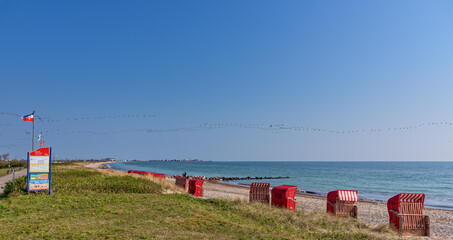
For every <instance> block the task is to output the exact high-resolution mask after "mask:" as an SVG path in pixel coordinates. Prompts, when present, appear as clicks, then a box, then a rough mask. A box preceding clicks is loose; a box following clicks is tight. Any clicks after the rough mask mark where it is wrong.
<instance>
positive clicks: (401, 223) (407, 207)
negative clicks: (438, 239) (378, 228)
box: [387, 193, 430, 237]
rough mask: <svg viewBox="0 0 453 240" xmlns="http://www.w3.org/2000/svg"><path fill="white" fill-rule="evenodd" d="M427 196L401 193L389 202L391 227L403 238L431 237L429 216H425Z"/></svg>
mask: <svg viewBox="0 0 453 240" xmlns="http://www.w3.org/2000/svg"><path fill="white" fill-rule="evenodd" d="M424 203H425V194H423V193H400V194H398V195H396V196H394V197H391V198H390V199H389V200H388V201H387V209H388V213H389V223H390V227H391V228H393V229H395V230H396V231H398V232H399V233H400V234H402V235H403V236H406V235H419V236H428V237H429V235H430V230H429V225H430V224H429V216H426V215H423V208H424Z"/></svg>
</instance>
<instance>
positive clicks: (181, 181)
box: [175, 176, 189, 192]
mask: <svg viewBox="0 0 453 240" xmlns="http://www.w3.org/2000/svg"><path fill="white" fill-rule="evenodd" d="M175 185H176V186H178V187H182V188H184V191H185V192H187V188H188V185H189V184H187V178H186V177H182V176H176V181H175Z"/></svg>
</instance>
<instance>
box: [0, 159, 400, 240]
mask: <svg viewBox="0 0 453 240" xmlns="http://www.w3.org/2000/svg"><path fill="white" fill-rule="evenodd" d="M53 169H54V170H55V171H54V173H53V185H54V188H53V194H52V195H51V196H49V195H45V194H31V195H29V196H26V195H21V192H18V193H17V192H16V193H10V196H8V197H7V198H4V199H3V200H1V201H0V230H1V231H0V239H6V238H10V237H11V236H14V238H18V239H31V238H42V239H62V238H70V239H72V238H75V239H84V238H89V239H93V238H94V239H106V238H109V239H195V238H205V239H392V238H395V237H396V235H394V234H393V233H392V232H390V231H389V230H388V229H387V228H386V227H378V228H370V227H368V226H367V225H365V224H363V223H360V222H358V221H356V220H353V219H343V218H336V217H332V216H329V215H326V214H324V213H305V212H297V213H292V212H288V211H286V210H283V209H279V208H271V207H268V206H265V205H262V204H249V203H246V202H240V201H234V202H227V201H224V200H217V199H199V198H194V197H192V196H190V195H187V194H177V193H174V194H164V193H163V192H174V191H175V189H172V186H168V185H164V184H160V183H159V182H154V180H155V179H152V178H145V177H137V176H134V177H133V176H127V175H126V174H118V175H115V173H112V172H108V171H107V172H99V171H95V170H88V169H84V168H83V167H81V166H78V165H60V166H58V165H55V166H54V167H53Z"/></svg>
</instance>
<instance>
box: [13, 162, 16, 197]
mask: <svg viewBox="0 0 453 240" xmlns="http://www.w3.org/2000/svg"><path fill="white" fill-rule="evenodd" d="M15 173H16V170H15V169H14V168H13V192H14V179H15Z"/></svg>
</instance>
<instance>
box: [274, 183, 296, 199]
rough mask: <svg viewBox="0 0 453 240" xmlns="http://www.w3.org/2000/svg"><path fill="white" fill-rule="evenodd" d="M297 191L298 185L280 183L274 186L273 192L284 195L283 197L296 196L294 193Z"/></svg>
mask: <svg viewBox="0 0 453 240" xmlns="http://www.w3.org/2000/svg"><path fill="white" fill-rule="evenodd" d="M296 191H297V186H291V185H280V186H276V187H273V188H272V194H273V193H279V194H282V195H283V198H288V197H291V198H294V195H295V194H296Z"/></svg>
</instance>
